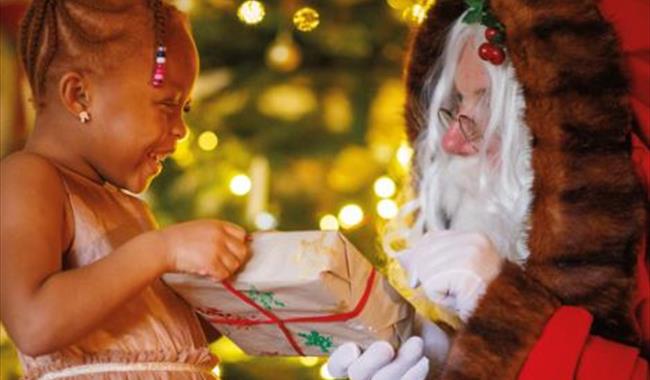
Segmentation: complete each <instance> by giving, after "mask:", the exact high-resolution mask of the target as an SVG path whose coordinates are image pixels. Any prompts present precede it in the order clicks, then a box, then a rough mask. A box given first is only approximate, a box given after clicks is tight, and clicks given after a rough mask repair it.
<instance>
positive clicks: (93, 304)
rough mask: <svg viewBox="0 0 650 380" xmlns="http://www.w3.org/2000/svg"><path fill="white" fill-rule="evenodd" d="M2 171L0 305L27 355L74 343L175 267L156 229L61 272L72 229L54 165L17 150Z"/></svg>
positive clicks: (13, 335)
mask: <svg viewBox="0 0 650 380" xmlns="http://www.w3.org/2000/svg"><path fill="white" fill-rule="evenodd" d="M1 173H2V174H1V175H2V180H1V185H0V186H1V207H2V212H1V214H2V219H1V223H0V226H1V231H2V238H1V241H2V246H1V247H2V248H1V250H0V258H1V263H0V264H1V265H0V268H1V269H0V274H1V281H0V296H1V297H0V299H1V301H0V306H1V307H0V310H1V313H2V314H1V317H2V321H3V323H4V324H5V326H6V327H7V331H8V332H9V333H10V335H11V336H12V338H13V339H14V341H15V343H16V345H17V346H18V347H19V349H20V350H21V351H22V352H24V353H25V354H28V355H30V356H37V355H40V354H44V353H47V352H51V351H54V350H56V349H57V348H59V347H63V346H66V345H69V344H71V343H73V342H74V341H76V340H78V339H79V338H81V337H83V336H84V335H86V334H87V333H89V332H90V331H91V330H92V329H93V328H95V327H96V326H97V325H98V324H99V323H100V322H101V321H102V320H103V319H104V318H106V317H107V316H108V315H109V314H110V313H111V312H113V311H114V310H116V309H117V308H118V307H119V306H120V305H121V304H123V303H124V302H125V301H127V300H128V299H130V298H132V297H133V296H135V295H137V294H138V293H139V292H140V291H142V290H143V289H144V288H145V287H146V286H147V285H148V284H149V283H150V282H151V281H152V280H154V279H155V278H157V277H158V276H160V275H161V274H162V273H164V272H165V271H166V270H168V269H170V268H169V265H168V261H167V259H166V254H165V249H164V245H163V244H161V243H160V239H159V238H158V235H157V232H155V231H154V232H150V233H145V234H142V235H140V236H137V237H135V238H133V239H132V240H130V241H129V242H127V243H126V244H124V245H123V246H121V247H120V248H118V249H117V250H115V251H114V252H113V253H111V254H110V255H108V256H107V257H105V258H103V259H101V260H98V261H97V262H95V263H93V264H92V265H88V266H85V267H82V268H78V269H74V270H68V271H61V269H62V267H61V263H62V252H63V251H64V250H65V249H66V247H67V245H68V244H69V240H70V235H71V234H70V233H69V231H68V230H69V227H68V226H67V224H66V213H65V207H66V196H67V195H66V193H65V191H64V188H63V184H62V183H61V179H60V177H59V174H58V172H57V170H56V168H54V167H53V166H52V165H51V164H50V163H48V162H47V161H45V160H44V159H42V158H38V157H35V156H32V155H27V154H19V155H17V156H14V157H11V158H9V159H7V160H6V161H3V163H2V170H1Z"/></svg>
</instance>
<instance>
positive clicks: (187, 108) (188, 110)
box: [183, 103, 192, 113]
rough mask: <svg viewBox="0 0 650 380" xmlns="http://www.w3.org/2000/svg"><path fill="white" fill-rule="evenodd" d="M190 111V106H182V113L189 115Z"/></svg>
mask: <svg viewBox="0 0 650 380" xmlns="http://www.w3.org/2000/svg"><path fill="white" fill-rule="evenodd" d="M191 110H192V105H191V104H190V103H187V104H186V105H184V106H183V112H185V113H189V112H190V111H191Z"/></svg>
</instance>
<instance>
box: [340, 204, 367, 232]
mask: <svg viewBox="0 0 650 380" xmlns="http://www.w3.org/2000/svg"><path fill="white" fill-rule="evenodd" d="M363 217H364V214H363V209H362V208H361V207H360V206H359V205H356V204H349V205H346V206H343V208H341V211H339V222H340V223H341V226H342V227H343V228H353V227H356V226H358V225H359V224H361V222H363Z"/></svg>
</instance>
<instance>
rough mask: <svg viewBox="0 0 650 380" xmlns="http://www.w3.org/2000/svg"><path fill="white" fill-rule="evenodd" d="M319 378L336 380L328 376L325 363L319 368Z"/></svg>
mask: <svg viewBox="0 0 650 380" xmlns="http://www.w3.org/2000/svg"><path fill="white" fill-rule="evenodd" d="M320 377H321V378H322V379H325V380H332V379H336V378H335V377H334V376H332V375H330V373H329V371H328V370H327V363H325V364H323V365H322V366H321V367H320Z"/></svg>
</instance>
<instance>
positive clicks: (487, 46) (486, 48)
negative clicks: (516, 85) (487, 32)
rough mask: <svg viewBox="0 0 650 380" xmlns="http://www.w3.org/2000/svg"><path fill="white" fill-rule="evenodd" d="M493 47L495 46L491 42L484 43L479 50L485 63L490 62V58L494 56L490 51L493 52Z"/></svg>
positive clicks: (479, 54)
mask: <svg viewBox="0 0 650 380" xmlns="http://www.w3.org/2000/svg"><path fill="white" fill-rule="evenodd" d="M493 46H494V45H492V44H491V43H489V42H483V43H482V44H481V46H479V48H478V56H479V57H481V59H482V60H484V61H489V60H490V57H491V56H492V55H491V54H490V51H491V50H492V47H493Z"/></svg>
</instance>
